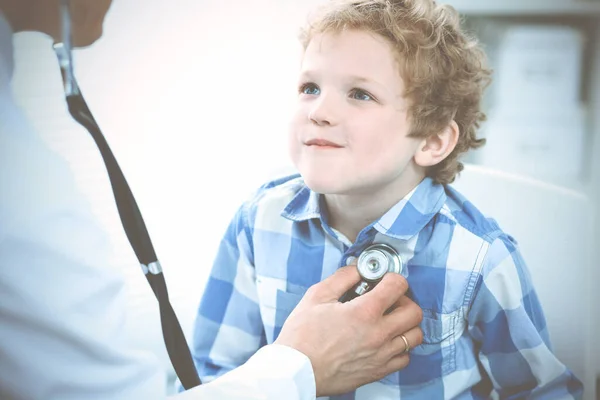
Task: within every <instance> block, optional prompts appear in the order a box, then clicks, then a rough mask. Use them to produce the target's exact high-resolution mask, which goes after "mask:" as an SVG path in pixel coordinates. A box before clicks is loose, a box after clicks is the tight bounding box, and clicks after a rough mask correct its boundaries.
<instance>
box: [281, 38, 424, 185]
mask: <svg viewBox="0 0 600 400" xmlns="http://www.w3.org/2000/svg"><path fill="white" fill-rule="evenodd" d="M298 88H299V89H298V91H299V95H298V96H299V97H298V105H297V110H296V113H295V115H294V118H293V120H292V124H291V130H290V142H289V147H290V153H291V158H292V161H293V162H294V164H295V165H296V167H297V168H298V170H299V172H300V173H301V174H302V176H303V178H304V180H305V182H306V184H307V185H308V187H310V188H311V189H312V190H314V191H316V192H318V193H323V194H363V193H370V192H374V191H378V190H381V189H384V188H386V187H392V186H394V185H396V184H400V185H402V182H412V181H415V179H416V176H415V177H407V176H406V175H407V174H412V175H417V174H419V173H420V172H419V168H418V167H417V166H416V165H415V163H414V161H413V156H414V154H415V153H416V150H417V148H418V146H419V145H420V144H421V143H422V141H421V140H419V139H414V138H409V137H408V136H407V135H408V133H409V128H410V127H409V119H408V114H407V108H408V101H407V100H406V99H404V97H403V92H404V84H403V80H402V78H401V76H400V73H399V70H398V66H397V59H396V55H395V53H394V51H393V49H392V47H391V45H390V44H389V43H388V42H387V41H386V40H385V39H384V38H383V37H380V36H378V35H374V34H371V33H368V32H364V31H359V30H349V31H344V32H341V33H334V32H331V33H324V34H320V35H317V36H315V37H314V38H313V39H312V40H311V42H310V43H309V45H308V47H307V48H306V51H305V53H304V57H303V60H302V66H301V71H300V80H299V85H298Z"/></svg>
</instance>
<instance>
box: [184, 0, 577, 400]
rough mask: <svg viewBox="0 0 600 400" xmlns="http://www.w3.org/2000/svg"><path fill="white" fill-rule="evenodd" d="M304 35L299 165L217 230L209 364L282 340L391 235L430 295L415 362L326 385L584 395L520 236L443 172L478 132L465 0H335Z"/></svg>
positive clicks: (411, 276)
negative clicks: (454, 4)
mask: <svg viewBox="0 0 600 400" xmlns="http://www.w3.org/2000/svg"><path fill="white" fill-rule="evenodd" d="M302 42H303V46H304V54H303V59H302V65H301V73H300V81H299V85H298V107H297V112H296V114H295V117H294V118H293V121H292V124H291V130H290V154H291V158H292V160H293V162H294V164H295V165H296V167H297V168H298V170H299V172H300V176H292V177H288V178H284V179H281V180H277V181H274V182H270V183H268V184H266V185H265V186H263V187H262V188H261V189H260V190H259V191H258V193H257V194H256V195H255V196H254V197H253V198H252V199H250V200H249V201H247V202H246V203H245V204H244V205H243V206H242V207H241V208H240V209H239V211H238V213H237V214H236V216H235V217H234V219H233V221H232V223H231V225H230V226H229V229H228V231H227V233H226V234H225V237H224V239H223V242H222V244H221V247H220V249H219V252H218V255H217V258H216V261H215V265H214V268H213V271H212V274H211V278H210V280H209V283H208V286H207V288H206V291H205V293H204V297H203V300H202V302H201V305H200V310H199V315H198V319H197V325H196V328H197V332H198V335H197V336H196V338H195V342H194V348H193V353H194V357H195V361H196V364H197V367H198V370H199V372H200V375H201V377H202V379H204V380H206V379H207V378H209V379H210V377H213V376H217V375H220V374H222V373H224V372H226V371H228V370H230V369H232V368H235V367H236V366H238V365H240V364H242V363H244V362H245V361H246V360H247V359H248V358H249V357H250V356H251V355H252V354H253V353H254V352H255V351H256V350H257V349H258V348H259V347H261V346H262V345H264V344H266V343H272V342H273V341H275V340H276V338H277V335H278V333H279V331H280V329H281V326H282V324H283V322H284V321H285V319H286V317H287V316H288V315H289V313H290V312H291V310H292V309H293V308H294V306H295V305H296V304H297V303H298V301H299V299H300V298H301V297H302V295H303V293H304V292H305V291H306V290H307V288H308V287H310V286H311V285H313V284H314V283H316V282H319V281H320V280H322V279H324V278H325V277H327V276H329V275H331V274H332V273H333V272H334V271H335V270H336V269H337V268H339V267H341V266H343V265H345V264H347V263H351V262H352V260H354V259H355V258H356V257H358V256H359V255H360V253H361V252H362V251H363V250H364V249H365V248H366V247H368V246H369V245H371V244H373V243H385V244H388V245H389V246H391V247H393V248H394V249H395V250H396V251H397V252H398V253H399V255H400V257H401V259H402V260H403V262H404V265H405V268H404V271H403V274H404V275H405V276H406V278H407V279H408V282H409V284H410V287H411V291H412V297H413V299H414V300H415V301H416V302H417V304H419V306H420V307H421V308H422V309H423V314H424V319H423V322H422V324H421V328H422V330H423V337H424V338H423V344H422V345H420V346H417V347H416V348H414V349H412V350H411V351H410V363H409V365H408V366H407V367H406V368H405V369H402V370H400V371H398V372H396V373H394V374H392V375H389V376H388V377H386V378H385V379H384V380H382V381H379V382H376V383H373V384H370V385H365V386H363V387H361V388H359V389H358V390H356V391H355V392H353V393H349V394H341V396H338V397H332V398H340V399H341V398H343V399H356V400H363V399H364V400H366V399H399V398H402V399H473V398H489V397H493V398H525V397H527V398H551V399H558V398H561V399H562V398H567V399H571V398H577V397H579V396H581V391H582V388H581V384H580V382H579V381H578V380H577V379H576V378H575V377H574V376H573V375H572V373H571V372H570V371H569V370H568V369H567V368H565V366H564V365H562V364H561V363H560V361H558V360H557V359H556V358H555V357H554V355H553V354H552V352H551V350H550V343H549V339H548V334H547V331H546V326H545V320H544V316H543V312H542V309H541V307H540V304H539V302H538V300H537V297H536V294H535V291H534V289H533V287H532V283H531V279H530V277H529V275H528V272H527V269H526V266H525V264H524V261H523V259H522V258H521V256H520V254H519V251H518V249H517V245H516V243H515V242H514V240H513V239H512V238H511V237H510V236H509V235H507V234H505V233H504V232H502V231H501V230H500V228H499V227H498V226H497V224H496V223H495V222H494V221H493V220H489V219H486V218H485V217H483V216H482V214H481V213H480V212H479V211H478V210H477V209H476V208H474V206H473V205H472V204H471V203H469V202H468V201H467V200H466V199H465V198H463V197H462V196H461V195H460V194H459V193H457V192H456V190H454V189H453V188H452V187H450V186H449V184H450V183H451V182H452V181H453V180H454V178H455V176H456V174H457V173H458V172H460V170H461V169H462V165H461V163H460V162H459V156H460V155H462V154H463V153H465V152H466V151H468V150H469V149H471V148H476V147H479V146H481V145H482V144H483V140H482V139H477V137H476V130H477V128H478V126H479V123H480V122H481V121H482V120H483V119H484V115H483V113H482V112H481V110H480V100H481V96H482V92H483V90H484V88H485V87H486V86H487V84H488V82H489V76H490V72H489V70H488V69H487V68H486V67H485V58H484V55H483V52H482V51H481V49H480V48H479V47H478V46H477V45H476V43H475V42H474V41H473V40H472V39H470V38H469V37H467V36H466V35H465V34H464V33H463V32H462V31H461V28H460V26H459V18H458V16H457V14H456V12H455V11H454V10H453V9H451V8H449V7H446V6H440V5H437V4H436V3H434V2H433V1H431V0H404V1H400V0H396V1H393V0H354V1H340V2H334V3H330V4H329V5H328V6H326V7H324V8H323V9H322V11H321V13H320V14H318V15H317V16H316V17H315V18H314V19H313V21H312V22H311V23H310V24H309V25H308V27H307V28H306V29H305V30H304V32H303V35H302ZM224 293H226V295H224ZM408 339H409V340H408V341H409V342H410V338H408Z"/></svg>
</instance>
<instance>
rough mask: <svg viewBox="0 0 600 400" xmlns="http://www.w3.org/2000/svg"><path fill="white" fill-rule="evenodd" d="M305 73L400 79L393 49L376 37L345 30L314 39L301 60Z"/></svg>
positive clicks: (367, 33) (325, 33)
mask: <svg viewBox="0 0 600 400" xmlns="http://www.w3.org/2000/svg"><path fill="white" fill-rule="evenodd" d="M301 69H302V72H303V73H305V74H314V73H317V72H319V73H321V72H327V73H336V74H343V75H348V76H349V77H353V78H356V79H357V80H361V79H363V80H374V78H377V80H389V79H392V80H395V79H400V76H399V69H398V62H397V57H396V55H395V52H394V50H393V48H392V46H391V45H390V44H389V42H387V40H386V39H385V38H383V37H381V36H379V35H377V34H372V33H370V32H365V31H357V30H346V31H342V32H324V33H319V34H316V35H314V36H313V38H312V39H311V40H310V42H309V43H308V46H307V47H306V50H305V51H304V54H303V57H302V68H301Z"/></svg>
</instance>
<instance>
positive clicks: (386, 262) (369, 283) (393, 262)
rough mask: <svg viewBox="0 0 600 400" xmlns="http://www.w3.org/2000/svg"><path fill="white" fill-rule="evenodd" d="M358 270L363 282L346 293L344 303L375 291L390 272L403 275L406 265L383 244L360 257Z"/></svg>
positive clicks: (396, 253)
mask: <svg viewBox="0 0 600 400" xmlns="http://www.w3.org/2000/svg"><path fill="white" fill-rule="evenodd" d="M357 268H358V273H359V274H360V277H361V278H362V280H361V282H360V283H359V284H357V285H356V286H355V287H353V288H352V289H351V290H349V291H348V292H346V293H345V294H344V296H342V298H341V299H340V301H341V302H342V303H344V302H346V301H350V300H352V299H353V298H355V297H358V296H360V295H362V294H365V293H366V292H368V291H369V290H371V289H373V288H374V287H375V286H376V285H377V283H378V282H379V281H380V280H381V279H382V278H383V276H384V275H385V274H387V273H388V272H393V273H396V274H401V273H402V269H403V268H404V265H403V263H402V258H400V255H399V254H398V252H397V251H396V250H395V249H394V248H393V247H391V246H389V245H387V244H383V243H376V244H372V245H371V246H369V247H367V248H366V249H365V250H364V251H363V252H362V253H360V255H359V256H358V261H357Z"/></svg>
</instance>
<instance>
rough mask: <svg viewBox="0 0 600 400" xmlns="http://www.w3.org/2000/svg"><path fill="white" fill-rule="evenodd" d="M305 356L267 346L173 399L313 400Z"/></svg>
mask: <svg viewBox="0 0 600 400" xmlns="http://www.w3.org/2000/svg"><path fill="white" fill-rule="evenodd" d="M315 393H316V387H315V379H314V375H313V369H312V366H311V363H310V360H309V359H308V357H306V356H305V355H304V354H302V353H300V352H299V351H297V350H294V349H292V348H290V347H286V346H281V345H276V344H272V345H268V346H265V347H263V348H261V349H260V350H259V351H258V352H257V353H256V354H254V355H253V356H252V357H251V358H250V359H249V360H248V361H247V362H246V363H245V364H244V365H242V366H241V367H238V368H236V369H234V370H232V371H230V372H228V373H226V374H225V375H223V376H221V377H220V378H218V379H216V380H214V381H212V382H210V383H207V384H204V385H201V386H198V387H196V388H193V389H191V390H188V391H186V392H183V393H179V394H177V395H175V396H173V397H172V399H173V400H195V399H198V400H212V399H214V400H217V399H218V400H280V399H289V400H314V399H315V396H316V394H315Z"/></svg>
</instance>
